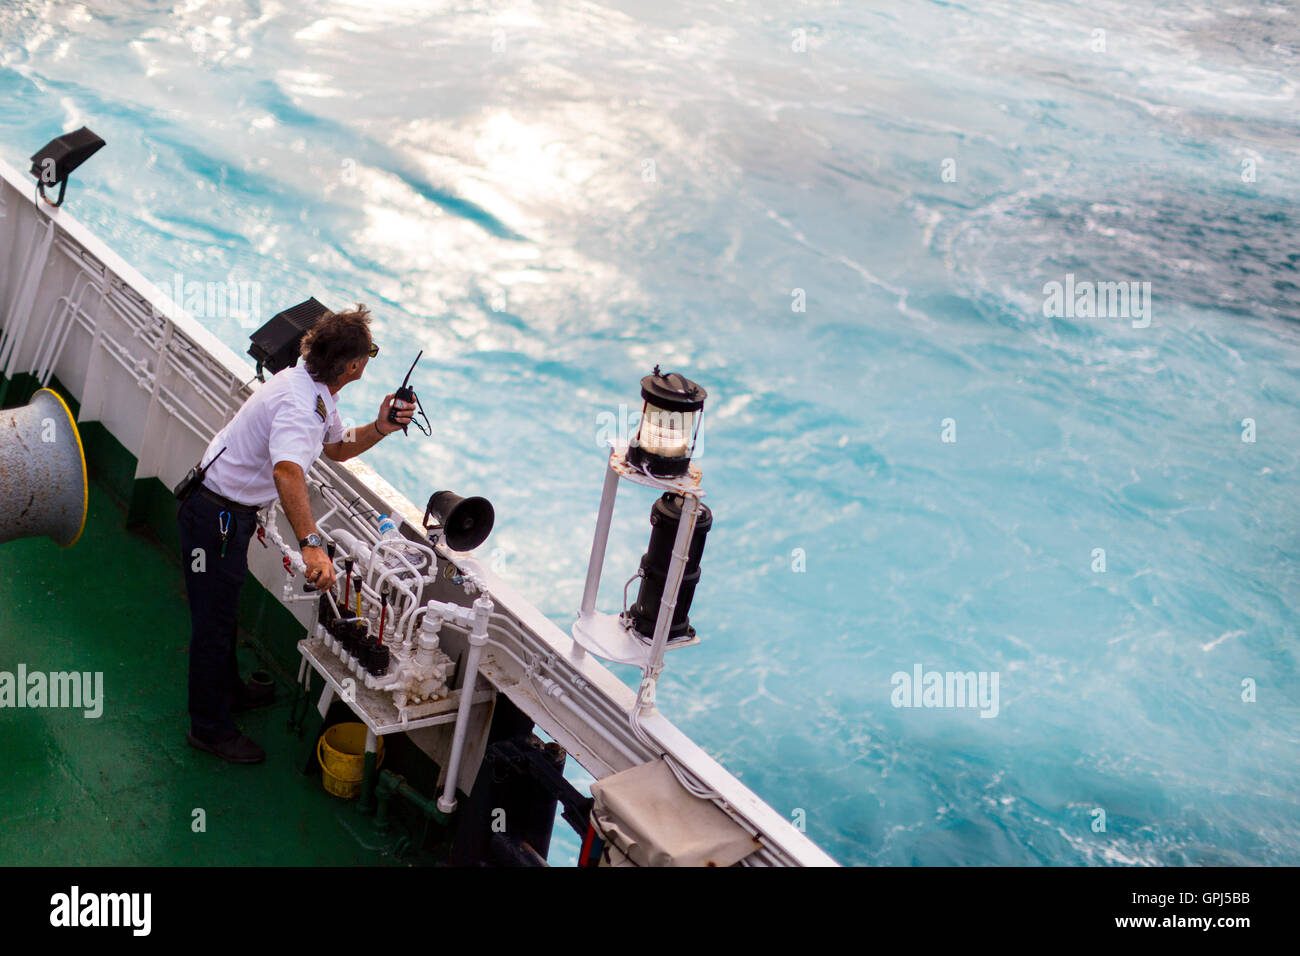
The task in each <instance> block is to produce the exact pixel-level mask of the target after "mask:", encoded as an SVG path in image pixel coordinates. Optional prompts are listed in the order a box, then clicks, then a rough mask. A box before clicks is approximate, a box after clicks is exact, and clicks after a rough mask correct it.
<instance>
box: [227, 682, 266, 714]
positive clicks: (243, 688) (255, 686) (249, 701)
mask: <svg viewBox="0 0 1300 956" xmlns="http://www.w3.org/2000/svg"><path fill="white" fill-rule="evenodd" d="M252 676H253V677H254V680H250V681H248V682H247V683H245V684H241V685H239V687H238V688H236V690H235V695H234V697H233V698H232V699H231V702H230V710H231V713H235V714H239V713H243V712H244V711H246V710H256V709H257V708H258V707H265V706H266V705H267V704H270V703H274V702H275V684H273V683H271V675H270V674H267V673H266V671H253V675H252ZM259 678H265V679H264V680H263V679H259Z"/></svg>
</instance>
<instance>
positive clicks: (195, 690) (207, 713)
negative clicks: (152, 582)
mask: <svg viewBox="0 0 1300 956" xmlns="http://www.w3.org/2000/svg"><path fill="white" fill-rule="evenodd" d="M222 511H223V509H222V507H221V506H220V505H219V504H217V503H216V502H214V501H211V500H210V499H208V498H206V497H204V496H203V495H201V494H199V493H198V492H197V491H196V492H194V493H193V494H191V495H190V496H189V497H188V498H186V499H185V501H183V502H181V505H180V507H179V508H178V509H177V510H176V522H177V525H178V526H179V528H180V539H181V567H182V568H183V569H184V571H185V591H186V593H187V594H188V595H189V600H190V680H189V694H190V733H192V734H193V735H194V736H195V737H198V738H200V739H202V740H205V741H209V742H216V741H220V740H224V739H226V738H228V737H230V736H232V735H233V734H235V733H236V732H237V730H236V727H235V721H234V718H233V717H232V716H231V713H230V708H231V705H232V703H233V701H234V696H235V689H236V688H237V687H239V686H241V685H242V684H243V681H242V680H241V679H240V676H239V665H238V663H237V662H236V660H235V634H236V627H237V625H238V620H239V592H240V590H241V589H242V588H243V586H244V577H245V575H247V573H248V542H249V540H250V539H251V538H252V536H253V532H254V531H255V530H256V528H257V515H256V514H245V513H243V512H240V511H226V514H228V515H229V516H230V522H229V524H228V525H227V526H226V527H227V530H228V532H229V534H228V536H227V538H226V553H225V556H224V557H223V556H222V554H221V532H220V525H219V523H218V518H219V516H220V515H221V513H222ZM196 551H198V552H201V554H202V558H201V560H200V557H199V555H198V554H196Z"/></svg>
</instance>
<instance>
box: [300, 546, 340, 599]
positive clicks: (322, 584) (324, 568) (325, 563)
mask: <svg viewBox="0 0 1300 956" xmlns="http://www.w3.org/2000/svg"><path fill="white" fill-rule="evenodd" d="M302 560H303V561H304V562H305V563H306V565H307V583H308V584H310V585H312V586H313V587H315V588H316V590H317V591H328V590H329V589H330V588H332V587H333V586H334V562H333V561H331V560H330V559H329V555H327V554H326V553H325V549H324V548H303V549H302Z"/></svg>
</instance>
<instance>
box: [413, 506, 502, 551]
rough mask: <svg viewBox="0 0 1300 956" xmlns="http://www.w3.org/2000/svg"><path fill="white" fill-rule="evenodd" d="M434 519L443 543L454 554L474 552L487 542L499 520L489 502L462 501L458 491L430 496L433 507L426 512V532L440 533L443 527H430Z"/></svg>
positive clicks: (425, 510)
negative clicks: (494, 523)
mask: <svg viewBox="0 0 1300 956" xmlns="http://www.w3.org/2000/svg"><path fill="white" fill-rule="evenodd" d="M430 516H432V517H434V518H437V519H438V525H439V526H440V529H441V531H442V539H443V541H444V542H445V543H446V545H447V547H449V548H451V550H453V551H473V550H474V549H475V548H477V547H478V546H479V545H480V544H482V543H483V542H484V541H486V540H487V536H488V535H489V534H491V533H492V523H493V522H494V521H495V520H496V513H495V512H494V511H493V510H492V502H490V501H488V500H487V499H486V498H462V497H461V496H460V495H458V494H456V493H455V492H454V491H438V492H435V493H434V494H432V495H430V496H429V506H428V507H427V508H425V509H424V530H425V531H426V532H429V531H431V530H432V531H437V530H439V527H434V528H432V529H431V528H430V527H429V518H430ZM430 537H432V534H430Z"/></svg>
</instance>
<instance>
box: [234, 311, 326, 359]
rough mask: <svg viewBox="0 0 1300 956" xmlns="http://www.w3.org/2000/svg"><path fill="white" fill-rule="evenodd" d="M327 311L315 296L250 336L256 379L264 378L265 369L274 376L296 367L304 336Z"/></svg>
mask: <svg viewBox="0 0 1300 956" xmlns="http://www.w3.org/2000/svg"><path fill="white" fill-rule="evenodd" d="M328 311H329V309H327V308H326V307H325V306H323V305H321V303H319V302H317V301H316V298H315V297H314V296H313V297H312V298H310V299H308V300H307V301H306V302H299V303H298V304H297V305H294V306H290V307H289V308H287V309H285V310H284V311H283V312H277V313H276V314H275V315H273V316H271V318H270V319H269V320H268V321H267V323H266V324H265V325H264V326H262V327H261V328H260V329H258V330H257V331H256V332H254V333H253V334H252V335H250V336H249V338H250V339H252V342H253V344H252V345H250V346H249V347H248V354H249V355H251V356H252V357H253V358H255V359H257V377H258V378H259V379H261V378H262V369H263V368H268V369H270V370H271V374H272V375H274V374H276V373H277V372H279V371H280V370H281V369H286V368H292V367H293V366H295V365H297V364H298V355H299V352H300V351H301V345H302V337H303V336H304V335H306V334H307V333H308V332H309V331H311V327H312V326H313V325H315V324H316V321H317V320H318V319H319V318H320V317H321V316H322V315H324V314H325V313H327V312H328ZM263 380H264V379H263Z"/></svg>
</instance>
